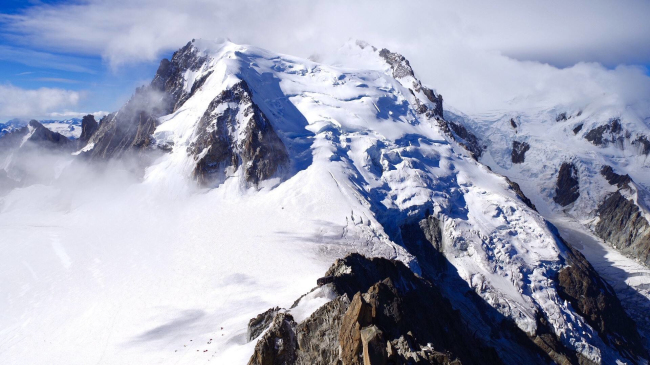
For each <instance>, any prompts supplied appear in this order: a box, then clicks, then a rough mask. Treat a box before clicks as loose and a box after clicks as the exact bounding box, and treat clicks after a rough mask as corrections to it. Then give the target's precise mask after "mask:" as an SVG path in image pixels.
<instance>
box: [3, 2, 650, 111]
mask: <svg viewBox="0 0 650 365" xmlns="http://www.w3.org/2000/svg"><path fill="white" fill-rule="evenodd" d="M649 16H650V2H648V1H635V0H621V1H618V2H613V1H608V0H591V1H587V0H575V1H560V0H531V1H512V0H495V1H490V2H485V1H479V0H468V1H428V0H413V1H408V2H397V1H384V0H372V1H371V0H359V1H354V2H351V1H347V0H345V1H344V0H327V1H325V0H314V1H302V0H278V1H272V2H271V1H262V0H240V1H225V0H215V1H205V0H186V1H183V2H179V1H175V0H110V1H109V0H91V1H83V2H69V3H60V4H56V5H36V6H33V7H31V8H28V9H27V10H26V11H24V12H22V13H18V14H12V15H0V36H1V35H2V34H6V35H7V36H8V39H11V40H12V41H15V42H18V43H19V44H22V45H26V46H28V47H32V48H35V49H41V50H50V51H52V52H55V53H61V52H63V53H66V52H68V53H72V54H83V55H94V56H97V55H101V56H102V57H103V58H104V60H106V61H107V62H108V63H109V64H110V65H112V66H113V67H118V66H120V65H123V64H128V63H138V62H143V61H148V62H149V61H157V60H159V58H160V57H161V55H162V54H163V53H165V52H168V51H170V50H175V49H178V48H179V47H180V46H182V45H184V44H185V43H187V42H188V41H189V40H190V39H192V38H207V39H213V38H217V37H229V38H230V39H232V40H233V41H234V42H236V43H245V44H253V45H257V46H261V47H264V48H268V49H271V50H273V51H277V52H282V53H288V54H293V55H297V56H303V57H307V56H310V55H312V54H314V53H325V54H327V53H329V52H331V51H333V50H335V49H336V48H338V47H339V46H340V45H341V44H343V43H344V42H345V41H347V40H348V39H349V38H355V39H363V40H366V41H368V42H370V43H372V44H375V45H377V46H378V47H387V48H390V49H391V50H394V51H397V52H400V53H403V54H404V55H405V56H406V57H407V58H408V59H409V60H411V63H412V64H413V65H414V66H415V70H416V72H417V73H418V75H419V76H420V77H421V78H422V79H423V81H425V83H427V84H428V85H430V86H432V87H435V88H437V89H438V91H440V92H441V93H443V94H444V96H445V101H447V103H448V104H451V105H454V106H456V107H458V108H460V109H462V110H466V111H480V110H486V109H490V108H510V107H513V106H512V102H511V101H512V100H516V101H518V102H522V100H527V101H528V102H533V101H536V102H549V101H551V100H553V101H557V100H567V99H570V98H574V99H575V98H581V99H587V98H589V97H591V96H593V94H594V93H599V92H600V93H603V92H605V93H610V94H611V93H617V95H625V98H629V99H626V101H629V100H639V99H642V98H645V99H647V98H649V97H650V91H648V83H649V80H650V78H649V77H648V75H647V72H644V71H643V70H642V69H639V68H636V67H630V66H620V64H635V63H638V64H650V22H648V21H647V19H648V17H649ZM22 51H24V49H23V50H22ZM2 52H3V49H2V48H0V59H1V58H2ZM4 52H5V54H10V57H11V58H12V59H17V58H21V59H25V60H27V61H25V62H35V61H32V60H29V57H28V56H29V55H28V54H26V53H25V52H27V51H25V52H23V53H22V55H18V52H17V51H16V49H15V48H10V49H7V48H6V47H5V49H4ZM29 52H34V51H29ZM41 53H43V54H41ZM35 55H36V56H37V57H34V59H37V60H39V61H38V62H39V64H40V65H44V64H48V65H50V66H51V65H52V64H58V65H59V66H57V67H68V68H69V67H80V66H79V65H80V63H79V60H76V61H75V60H64V59H59V60H58V61H61V62H54V63H48V61H50V60H49V59H48V58H47V57H48V56H47V55H49V53H47V52H37V53H36V54H35ZM68 61H69V62H68ZM529 61H531V62H529ZM594 62H595V63H594ZM545 63H550V65H549V64H545ZM598 63H601V64H604V65H605V66H606V67H603V66H601V65H600V64H598ZM554 66H555V67H554ZM81 67H82V69H83V68H84V67H85V66H81ZM86 71H88V70H86ZM621 97H623V96H621Z"/></svg>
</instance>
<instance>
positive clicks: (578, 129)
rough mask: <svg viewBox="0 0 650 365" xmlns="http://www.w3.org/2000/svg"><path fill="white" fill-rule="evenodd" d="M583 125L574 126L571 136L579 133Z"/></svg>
mask: <svg viewBox="0 0 650 365" xmlns="http://www.w3.org/2000/svg"><path fill="white" fill-rule="evenodd" d="M583 125H584V124H582V123H580V124H578V125H577V126H575V127H574V128H573V134H578V132H580V131H581V130H582V126H583Z"/></svg>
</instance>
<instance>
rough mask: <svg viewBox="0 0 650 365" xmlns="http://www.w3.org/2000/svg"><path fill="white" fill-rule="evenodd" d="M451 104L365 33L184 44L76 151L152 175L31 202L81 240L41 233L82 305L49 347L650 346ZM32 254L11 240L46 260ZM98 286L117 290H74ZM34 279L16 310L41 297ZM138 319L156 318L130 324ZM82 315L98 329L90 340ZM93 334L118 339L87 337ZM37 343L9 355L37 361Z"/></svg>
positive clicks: (414, 349)
mask: <svg viewBox="0 0 650 365" xmlns="http://www.w3.org/2000/svg"><path fill="white" fill-rule="evenodd" d="M443 107H444V105H443V97H442V95H440V94H439V93H438V92H437V91H435V90H434V89H432V88H429V87H427V86H426V85H424V84H423V83H422V82H421V81H420V80H419V79H418V78H417V73H416V71H415V70H413V68H412V67H411V65H410V63H409V62H408V60H406V58H405V57H403V56H402V55H400V54H397V53H394V52H391V51H389V50H387V49H377V48H374V47H373V46H371V45H368V44H366V43H363V42H350V43H349V44H347V45H346V46H344V47H343V48H342V49H341V50H340V52H339V53H338V54H337V55H334V56H332V58H331V59H328V62H327V63H317V62H313V61H309V60H305V59H300V58H296V57H291V56H287V55H281V54H275V53H272V52H269V51H266V50H262V49H259V48H256V47H251V46H245V45H237V44H233V43H230V42H225V43H215V42H209V41H204V40H193V41H192V42H189V43H188V44H187V45H186V46H184V47H183V48H181V49H180V50H178V51H177V52H176V53H174V55H173V57H172V58H171V60H166V59H165V60H163V61H162V62H161V63H160V67H159V68H158V71H157V73H156V75H155V77H154V79H153V80H152V82H151V83H150V84H149V85H147V86H144V87H142V88H139V89H138V90H137V91H136V93H135V94H134V95H133V97H132V98H131V99H130V100H129V101H128V102H127V103H126V104H125V105H124V106H123V107H122V108H121V109H120V110H119V111H117V112H115V113H112V114H109V115H108V116H106V117H104V118H102V120H101V121H100V122H99V125H98V126H97V127H96V128H95V127H94V125H93V124H92V123H90V122H89V121H88V122H87V124H86V125H87V127H88V128H86V129H85V130H84V134H83V135H84V145H83V146H80V147H79V149H78V150H77V151H76V152H75V153H74V156H75V157H74V158H75V161H83V163H87V164H90V165H93V164H99V163H100V162H102V163H103V162H110V161H115V160H120V159H123V160H126V159H131V158H135V159H136V160H138V161H140V162H142V161H145V162H144V163H142V165H143V166H144V171H143V174H142V180H141V181H139V182H138V183H137V184H135V187H130V188H128V189H125V190H126V191H123V192H120V193H119V194H117V193H115V194H116V196H120V197H121V198H120V199H123V200H119V199H115V200H114V201H113V199H111V201H110V202H107V203H106V204H105V205H104V204H102V205H101V206H100V207H99V208H94V205H93V204H92V203H84V202H79V201H76V200H73V201H71V202H70V203H69V204H66V205H65V208H64V209H63V208H61V209H63V210H61V209H60V205H56V204H53V207H51V208H48V209H50V210H48V212H47V213H43V214H42V215H39V216H38V217H36V218H34V219H36V220H37V221H38V220H43V221H52V220H54V221H55V222H57V224H60V225H63V226H66V227H68V228H70V230H66V231H65V232H66V233H65V234H66V235H68V237H67V238H66V239H67V241H62V240H59V238H58V234H60V231H59V230H58V228H57V229H56V230H52V231H49V232H47V231H43V233H36V235H38V236H39V237H41V236H40V235H42V238H43V239H44V240H53V239H54V238H53V237H56V240H57V241H52V245H53V247H54V252H55V255H56V257H58V258H59V259H60V260H61V263H62V264H63V265H62V266H63V268H56V269H54V268H51V267H48V266H44V267H45V268H44V269H42V270H53V271H55V272H61V273H62V274H61V277H62V279H61V283H54V284H52V285H54V286H55V287H57V288H59V285H62V287H65V288H68V289H66V293H67V294H65V296H64V297H63V298H62V299H60V300H63V301H64V302H67V301H74V300H77V299H78V302H75V307H78V309H77V310H75V311H66V312H65V313H64V314H62V315H63V316H66V317H67V318H68V319H69V320H68V321H65V322H64V323H60V324H59V327H57V328H59V330H58V331H59V332H57V337H58V338H57V340H59V341H60V344H58V345H54V344H45V345H42V344H41V343H40V342H39V343H38V346H45V347H46V350H47V351H46V352H51V351H53V352H55V353H57V354H59V355H61V356H59V357H58V358H59V359H64V358H65V356H64V355H63V354H64V351H68V350H70V347H71V346H73V345H74V346H80V347H82V348H86V347H88V348H90V349H92V350H91V351H87V350H85V349H81V350H80V351H81V353H82V354H83V356H84V358H85V359H88V360H89V361H91V360H92V361H98V360H103V361H107V362H111V363H124V362H133V361H143V362H164V363H179V362H180V363H195V362H196V361H199V359H203V358H205V359H210V360H213V361H217V363H246V362H248V363H250V364H281V363H313V362H314V361H316V360H314V359H321V360H322V361H325V362H324V363H337V362H338V363H340V362H339V361H343V363H345V364H348V363H350V364H356V363H362V362H363V363H364V364H369V363H372V364H375V363H391V361H393V362H394V363H411V362H416V361H424V363H431V364H451V363H459V362H460V363H463V364H473V363H476V364H478V363H484V362H488V363H504V364H520V363H535V364H537V363H539V364H545V363H561V364H569V363H576V364H577V363H580V364H591V363H602V364H610V363H616V362H630V363H637V362H638V363H642V362H644V361H647V360H646V359H647V356H648V354H647V350H646V348H645V344H644V340H643V339H642V338H641V336H640V335H639V333H638V331H637V328H636V325H635V322H634V320H632V319H631V318H630V317H629V316H628V314H627V312H626V310H625V309H624V307H623V306H622V305H621V302H620V301H619V299H618V298H617V296H616V293H615V291H614V289H613V288H612V287H611V286H610V285H609V284H608V283H607V282H606V281H605V280H603V279H602V278H601V277H600V275H599V274H598V272H597V271H596V270H595V269H594V268H593V267H592V266H591V265H590V264H589V262H588V261H587V260H586V259H585V258H584V257H583V256H582V255H581V254H580V253H579V252H578V251H577V250H575V249H574V248H573V247H572V246H571V242H567V241H565V240H564V239H563V238H562V237H561V236H560V234H559V232H558V230H557V229H556V228H555V227H554V226H553V225H552V224H550V223H549V222H548V221H547V220H546V219H545V218H544V217H543V216H542V215H540V213H539V212H538V211H537V210H536V208H535V207H536V206H537V203H535V205H533V204H532V203H531V201H530V200H529V199H528V197H526V196H525V195H524V191H522V189H521V188H520V186H519V185H517V184H516V183H514V182H513V181H511V180H510V179H508V178H506V177H504V176H501V175H498V174H497V173H495V172H493V171H492V170H491V169H490V168H488V167H487V166H485V165H483V164H481V162H479V161H483V160H482V159H481V158H482V156H483V154H484V152H485V148H484V146H483V144H482V140H481V138H480V137H481V136H477V135H476V134H474V133H472V131H471V129H470V128H469V127H468V125H467V124H466V123H465V122H466V121H465V120H463V119H461V118H448V117H446V115H447V114H448V113H446V112H445V111H444V109H443ZM86 132H87V133H86ZM5 138H6V137H5ZM0 141H1V140H0ZM86 141H87V142H86ZM524 149H525V148H519V149H518V151H519V152H518V153H519V154H521V156H522V157H521V159H522V160H523V161H526V160H525V158H527V157H523V156H524V154H529V153H530V152H526V151H524ZM526 156H529V155H526ZM93 166H94V165H93ZM567 169H569V170H568V173H567V174H568V175H567V178H566V179H565V180H567V181H568V184H570V183H571V181H572V180H571V179H572V177H573V176H574V175H573V172H572V171H573V170H572V169H571V168H570V167H567ZM26 189H28V190H29V189H31V190H30V191H32V193H33V194H37V193H38V194H40V195H39V196H41V197H42V199H44V200H46V201H49V200H48V199H52V200H55V199H56V196H57V194H56V192H51V191H50V192H47V191H42V190H40V189H43V188H42V187H38V186H36V187H28V188H26ZM88 194H89V195H92V196H93V199H91V200H90V201H91V202H95V201H96V200H94V199H98V198H97V195H96V194H97V193H93V194H90V193H88ZM568 196H569V198H567V199H570V198H571V196H572V194H568ZM21 199H28V197H25V196H23V195H21V194H20V192H17V191H15V190H14V191H12V193H10V194H9V199H8V200H7V201H9V202H13V203H11V204H8V205H7V206H6V207H5V208H4V209H3V211H2V216H0V217H8V218H7V219H10V221H14V222H15V221H16V220H17V219H19V218H20V217H21V215H20V210H19V209H18V208H16V207H18V206H20V202H21ZM121 201H123V203H120V202H121ZM122 204H123V205H122ZM167 204H168V205H167ZM16 209H18V210H16ZM94 209H97V210H94ZM12 214H13V215H12ZM93 214H94V215H95V216H101V217H107V216H108V215H109V214H117V215H119V216H120V217H122V218H120V222H122V224H123V226H120V229H118V230H114V229H111V230H107V228H106V227H102V226H98V225H97V223H93V221H92V220H90V219H91V218H90V216H92V215H93ZM10 215H11V216H10ZM62 216H65V217H66V219H62V218H61V217H62ZM9 217H10V218H9ZM74 227H77V228H78V230H76V231H75V230H74V229H73V228H74ZM57 232H58V233H57ZM23 233H24V232H23V231H21V230H20V229H18V228H17V229H16V231H15V232H12V234H13V237H20V235H21V234H23ZM48 234H49V236H48ZM88 241H91V242H92V245H91V246H92V247H88V246H87V243H88ZM54 242H57V243H54ZM65 242H69V243H65ZM63 247H65V249H64V248H63ZM34 250H36V251H38V250H37V248H36V246H35V247H33V248H30V249H27V250H25V251H24V252H21V253H20V254H19V256H21V258H25V257H27V256H28V255H29V254H30V253H31V254H34V255H36V256H37V257H43V256H40V255H45V257H48V256H47V255H49V253H43V252H35V251H34ZM336 260H338V261H336ZM332 262H335V263H334V265H332V266H331V267H330V265H331V264H332ZM327 267H330V269H329V270H326V269H327ZM36 270H41V269H40V268H37V269H36ZM61 270H62V271H61ZM46 273H47V271H43V272H41V271H38V272H37V274H36V275H37V276H40V275H46ZM87 273H91V276H92V277H89V275H87ZM319 278H320V280H317V279H319ZM29 280H31V279H30V278H29V277H25V278H21V279H20V280H18V281H17V283H16V284H14V285H15V287H14V286H7V287H2V289H4V290H6V291H9V292H14V291H16V290H19V288H20V285H21V284H24V285H27V284H26V283H27V282H28V281H29ZM84 287H88V288H93V289H89V290H91V291H93V290H97V291H98V292H97V293H99V292H103V291H105V290H106V291H109V292H111V293H119V296H120V298H121V299H120V300H119V301H120V303H119V305H117V304H116V305H113V304H112V302H110V301H109V302H108V303H106V302H101V303H100V302H99V301H100V299H99V298H101V297H102V295H100V294H98V295H97V296H91V297H87V296H85V297H83V298H81V297H80V296H77V295H76V294H75V293H77V290H81V289H80V288H84ZM98 288H101V289H98ZM43 290H45V289H43ZM39 293H40V292H29V294H28V295H27V296H26V297H25V299H19V300H18V302H17V303H22V301H23V300H24V301H25V303H30V304H27V305H25V307H24V309H22V308H20V306H16V307H15V308H12V313H11V314H12V315H11V317H9V318H20V317H21V315H25V314H26V313H27V314H29V313H33V311H36V309H35V308H36V307H38V306H39V305H41V304H42V303H43V302H42V301H40V300H42V299H38V298H40V297H39V295H41V294H39ZM116 295H117V294H116ZM21 298H23V297H21ZM294 300H295V303H294V305H291V302H292V301H294ZM34 303H36V304H34ZM39 303H40V304H39ZM158 303H164V304H160V305H159V304H158ZM118 307H119V308H118ZM276 307H277V308H276ZM280 307H284V308H280ZM269 308H271V309H269ZM30 311H31V312H30ZM79 311H81V312H79ZM53 313H54V312H49V311H46V312H44V313H42V312H41V313H39V316H40V317H39V318H40V320H46V321H47V320H50V319H51V318H52V317H51V316H53V315H54V314H53ZM78 313H84V315H87V316H89V317H88V318H96V322H95V319H93V320H89V321H85V320H81V319H80V317H79V316H78ZM95 316H96V317H95ZM144 317H147V318H150V317H153V318H152V319H151V320H152V321H153V322H155V324H156V325H152V323H149V324H150V325H149V327H147V328H146V329H145V328H135V327H134V326H133V325H127V323H131V322H130V321H133V320H135V321H136V322H137V323H139V324H142V325H146V323H147V322H146V321H145V320H144V319H143V318H144ZM58 318H61V317H58ZM251 318H253V320H250V319H251ZM420 319H421V320H420ZM249 320H250V323H249ZM81 322H83V323H81ZM88 322H93V323H88ZM94 323H96V325H95V324H94ZM109 323H110V325H108V324H109ZM224 323H225V324H224ZM425 324H426V325H425ZM8 325H12V326H17V325H19V324H18V323H14V322H12V323H8ZM25 326H26V328H25V329H24V331H29V332H31V331H38V329H39V328H41V327H38V326H37V325H34V324H29V323H26V324H25ZM108 327H111V328H114V327H120V328H121V329H120V330H118V334H117V335H114V334H113V332H112V331H113V330H109V329H108ZM80 328H83V329H84V330H85V331H88V332H87V333H92V334H93V335H92V336H84V338H83V339H80V340H78V341H77V336H78V333H79V332H78V331H79V329H80ZM443 329H444V330H443ZM59 333H61V336H59V335H58V334H59ZM91 337H94V338H91ZM208 338H209V340H208ZM450 338H451V339H454V340H453V341H450V340H449V339H450ZM100 339H101V341H100ZM198 339H200V341H203V342H205V343H207V345H203V344H201V346H200V347H199V345H198V344H197V343H196V342H194V341H195V340H196V341H198ZM204 340H205V341H204ZM26 341H27V342H29V343H32V344H33V345H34V346H36V342H34V341H36V339H33V340H26ZM99 342H101V344H102V346H104V348H105V349H106V348H108V349H109V350H108V351H104V352H102V351H99V352H101V354H99V353H94V351H96V350H97V349H98V348H99V347H100V346H99ZM213 343H214V344H213ZM188 346H189V347H188ZM473 346H475V347H473ZM27 349H28V347H26V346H25V345H24V344H19V345H16V346H15V347H13V348H12V349H10V350H9V351H10V354H9V356H13V358H15V359H17V358H21V357H22V356H26V357H25V358H28V359H37V356H36V355H27V354H26V351H27ZM122 349H123V350H122ZM204 350H205V351H204ZM158 351H159V352H158ZM205 353H208V354H209V355H210V357H208V355H206V354H205ZM161 354H163V355H161ZM136 359H137V360H136ZM143 359H144V360H143ZM324 359H329V360H331V361H326V360H324ZM372 359H375V360H372ZM409 359H410V360H409ZM411 360H412V361H411ZM92 361H91V362H92ZM316 362H317V361H316Z"/></svg>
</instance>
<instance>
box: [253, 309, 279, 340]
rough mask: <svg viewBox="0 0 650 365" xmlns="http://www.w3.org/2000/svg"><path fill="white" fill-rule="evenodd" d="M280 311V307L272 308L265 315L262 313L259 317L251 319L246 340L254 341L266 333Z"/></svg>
mask: <svg viewBox="0 0 650 365" xmlns="http://www.w3.org/2000/svg"><path fill="white" fill-rule="evenodd" d="M279 311H280V308H278V307H275V308H271V309H269V310H267V311H266V312H264V313H260V314H259V315H258V316H257V317H255V318H253V319H251V320H250V321H249V322H248V332H247V333H246V338H247V339H248V341H253V340H254V339H256V338H257V337H258V336H259V335H261V334H262V332H264V330H265V329H266V328H268V327H269V326H270V325H271V322H272V321H273V318H275V315H276V314H278V312H279Z"/></svg>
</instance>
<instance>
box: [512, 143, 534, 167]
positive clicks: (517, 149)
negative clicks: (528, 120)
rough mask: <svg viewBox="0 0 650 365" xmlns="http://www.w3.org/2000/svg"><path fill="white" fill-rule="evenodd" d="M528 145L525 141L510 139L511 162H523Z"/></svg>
mask: <svg viewBox="0 0 650 365" xmlns="http://www.w3.org/2000/svg"><path fill="white" fill-rule="evenodd" d="M528 150H530V145H529V144H528V143H526V142H519V141H512V163H523V162H524V160H525V158H526V151H528Z"/></svg>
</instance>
